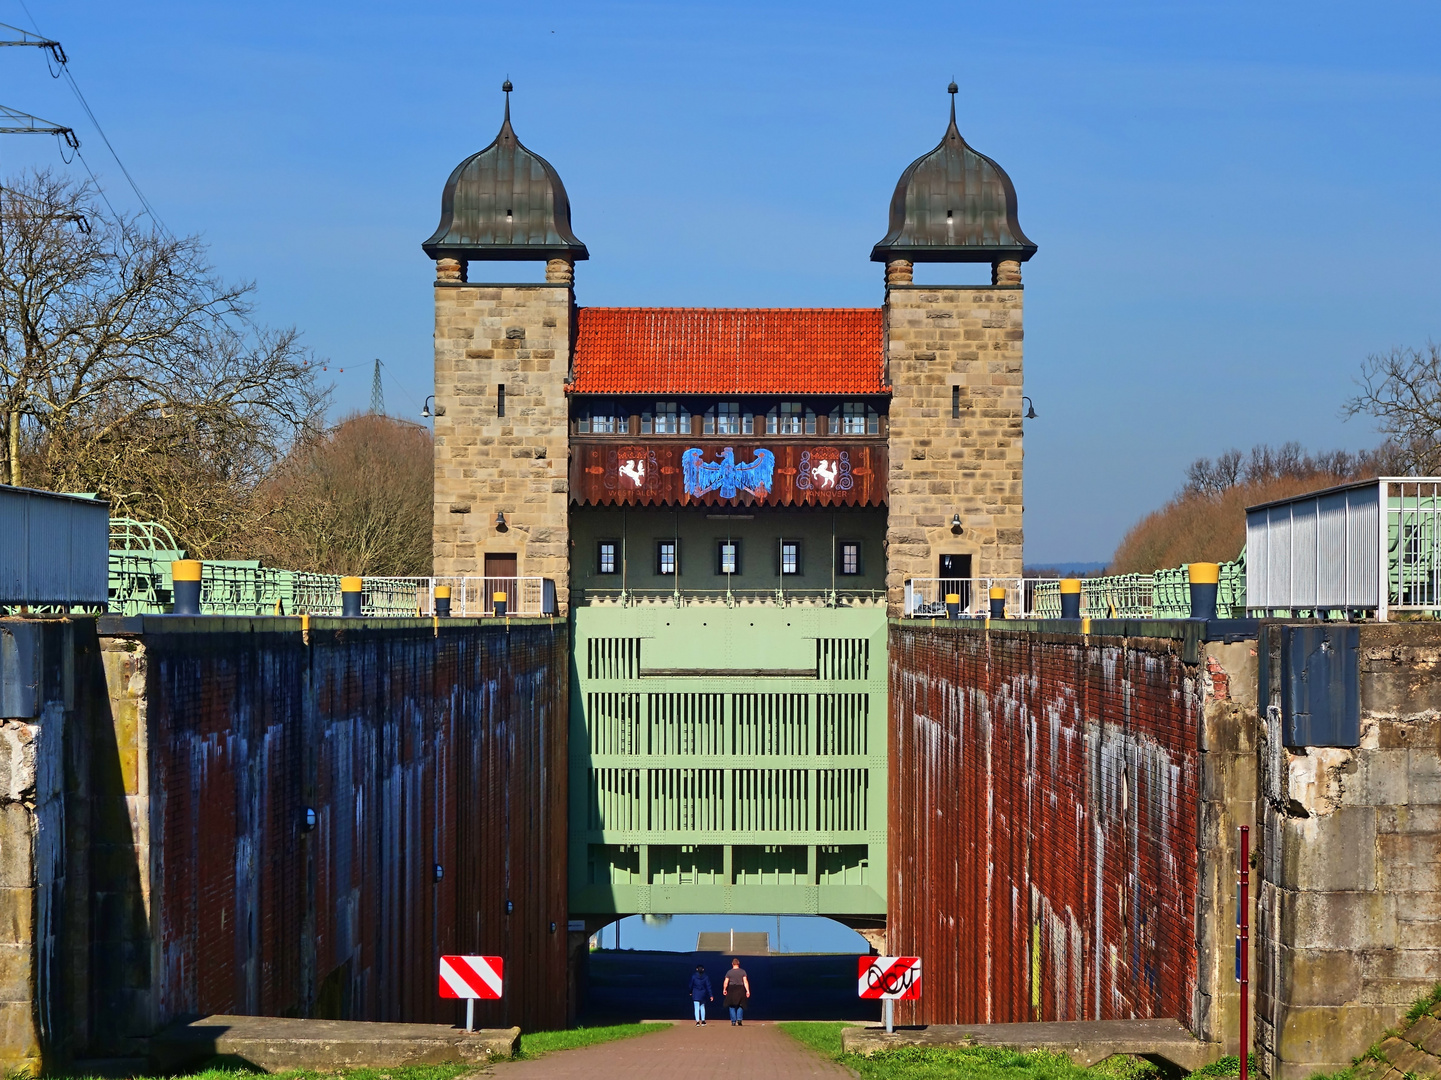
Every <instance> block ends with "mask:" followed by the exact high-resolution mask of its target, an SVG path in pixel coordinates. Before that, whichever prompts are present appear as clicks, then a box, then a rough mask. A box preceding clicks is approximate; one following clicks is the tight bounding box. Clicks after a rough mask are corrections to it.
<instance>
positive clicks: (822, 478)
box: [796, 446, 856, 491]
mask: <svg viewBox="0 0 1441 1080" xmlns="http://www.w3.org/2000/svg"><path fill="white" fill-rule="evenodd" d="M855 483H856V482H855V480H854V479H852V477H851V455H850V454H849V453H847V452H846V451H845V450H838V449H836V448H835V447H831V446H822V447H819V448H817V449H815V450H802V451H801V465H800V468H799V469H798V470H797V471H796V487H797V488H799V489H800V490H801V491H850V490H851V488H853V487H855Z"/></svg>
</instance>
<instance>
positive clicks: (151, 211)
mask: <svg viewBox="0 0 1441 1080" xmlns="http://www.w3.org/2000/svg"><path fill="white" fill-rule="evenodd" d="M19 4H20V8H21V10H22V11H24V12H25V17H26V18H27V19H29V20H30V25H31V26H33V27H35V33H36V34H39V35H40V36H41V38H42V39H43V45H44V47H45V48H47V49H49V51H50V55H51V56H52V57H53V58H54V59H55V61H56V63H57V64H58V65H59V68H60V70H59V72H58V73H57V72H55V71H51V75H52V76H54V77H56V78H59V77H60V76H61V75H63V76H65V81H66V82H67V83H69V84H70V89H71V90H72V91H74V93H75V99H76V100H77V101H79V102H80V107H81V108H82V109H84V110H85V115H86V116H88V117H89V118H90V122H91V123H92V124H94V125H95V130H96V131H97V132H98V133H99V135H100V139H101V141H102V142H104V143H105V148H106V149H107V150H109V151H110V156H111V157H113V158H114V159H115V164H116V165H118V166H119V167H120V172H121V173H122V174H123V175H124V177H125V180H126V182H127V183H129V185H130V190H131V191H133V192H135V197H136V198H137V199H139V200H140V205H141V207H142V208H144V210H145V213H146V214H148V215H149V216H150V220H151V221H153V222H155V224H156V225H157V226H159V228H160V230H161V232H163V233H165V235H166V236H168V237H170V239H172V240H174V239H175V234H174V233H172V232H171V231H170V229H169V227H167V226H166V224H165V222H164V221H162V220H161V219H160V215H159V214H157V213H156V212H155V207H153V206H152V205H150V200H149V199H147V198H146V197H145V193H144V192H142V191H141V190H140V185H139V184H137V183H136V182H135V177H133V176H131V175H130V170H129V169H127V168H126V167H125V162H123V161H121V160H120V155H119V154H118V153H116V152H115V147H114V145H113V144H112V143H111V142H110V136H108V135H106V134H105V129H104V128H103V127H101V126H100V121H99V120H98V119H96V117H95V112H94V110H92V109H91V108H90V103H89V102H88V101H86V100H85V95H84V94H83V93H81V91H80V84H79V83H77V82H76V81H75V76H74V75H72V74H70V64H69V60H68V58H67V57H66V55H65V50H64V49H62V48H60V43H59V42H58V41H52V40H51V39H49V38H45V36H44V34H42V33H41V30H40V24H39V23H37V22H36V21H35V16H34V15H32V14H30V8H29V7H28V6H27V5H26V4H25V0H19ZM20 32H21V33H22V34H23V33H25V31H23V30H22V31H20ZM35 44H37V45H38V44H42V42H35ZM82 160H83V159H82ZM85 170H86V172H89V173H90V178H91V179H92V180H95V173H94V172H93V171H91V169H90V165H89V163H88V162H87V163H86V165H85ZM95 183H96V184H99V183H100V181H99V180H95ZM105 204H106V205H107V206H109V205H110V200H109V199H106V200H105ZM114 212H115V211H114V207H111V213H112V214H113V213H114Z"/></svg>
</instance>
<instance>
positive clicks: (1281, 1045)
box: [1255, 623, 1441, 1080]
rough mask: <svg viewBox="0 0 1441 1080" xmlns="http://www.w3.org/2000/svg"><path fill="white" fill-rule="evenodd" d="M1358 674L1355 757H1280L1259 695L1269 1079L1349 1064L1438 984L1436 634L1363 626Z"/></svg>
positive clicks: (1439, 635)
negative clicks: (1262, 724)
mask: <svg viewBox="0 0 1441 1080" xmlns="http://www.w3.org/2000/svg"><path fill="white" fill-rule="evenodd" d="M1279 634H1280V628H1279V627H1271V628H1268V638H1267V643H1268V647H1269V650H1270V651H1271V652H1272V654H1273V655H1274V654H1277V653H1279ZM1359 665H1360V718H1361V729H1360V745H1359V746H1356V747H1354V748H1348V747H1309V748H1304V747H1302V748H1288V747H1286V746H1285V745H1284V740H1283V738H1282V730H1281V722H1282V718H1281V715H1280V710H1279V704H1280V701H1279V685H1277V680H1271V684H1272V685H1271V686H1270V688H1269V691H1270V692H1269V694H1268V698H1269V700H1270V702H1271V704H1272V705H1273V706H1276V707H1275V708H1273V709H1272V710H1270V715H1269V719H1268V721H1267V723H1266V726H1265V732H1264V736H1265V742H1264V747H1263V751H1262V754H1261V768H1262V782H1263V788H1262V790H1263V793H1264V796H1265V800H1264V806H1265V812H1264V844H1263V847H1262V858H1263V870H1264V877H1265V882H1264V884H1263V885H1262V888H1261V892H1260V895H1259V897H1258V909H1259V910H1258V915H1259V919H1258V926H1257V932H1256V935H1255V939H1256V951H1257V954H1258V957H1257V959H1258V965H1259V967H1260V969H1261V974H1260V977H1259V982H1258V986H1257V992H1258V993H1257V1004H1256V1008H1257V1013H1258V1028H1259V1030H1258V1032H1257V1035H1258V1046H1257V1051H1258V1054H1259V1056H1260V1063H1261V1065H1262V1067H1263V1069H1264V1070H1265V1071H1266V1072H1267V1073H1268V1075H1270V1076H1272V1077H1277V1078H1280V1080H1292V1078H1304V1077H1309V1076H1311V1075H1313V1074H1314V1073H1316V1072H1334V1071H1336V1070H1338V1069H1341V1068H1345V1067H1347V1066H1349V1065H1350V1064H1351V1060H1352V1058H1353V1057H1355V1056H1356V1055H1358V1054H1361V1053H1362V1052H1363V1051H1365V1050H1366V1048H1367V1047H1369V1046H1370V1045H1371V1044H1372V1043H1373V1042H1375V1041H1376V1040H1377V1039H1378V1038H1379V1037H1380V1035H1381V1032H1382V1031H1383V1030H1384V1029H1386V1028H1388V1027H1391V1026H1393V1025H1395V1024H1396V1023H1397V1022H1398V1020H1399V1019H1400V1018H1401V1017H1402V1015H1404V1013H1405V1012H1406V1009H1407V1007H1408V1006H1409V1005H1410V1004H1411V1002H1412V1001H1414V1000H1415V999H1416V998H1417V997H1419V996H1421V995H1422V994H1424V993H1426V992H1427V991H1429V990H1430V989H1431V987H1432V986H1434V985H1435V984H1436V982H1437V981H1438V980H1441V680H1438V675H1441V627H1438V626H1436V625H1435V624H1427V623H1415V624H1391V625H1365V626H1362V627H1361V628H1360V651H1359ZM1278 667H1279V665H1278V664H1274V663H1273V664H1272V665H1271V668H1272V670H1276V669H1277V668H1278Z"/></svg>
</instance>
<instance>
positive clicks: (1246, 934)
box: [1236, 825, 1251, 1080]
mask: <svg viewBox="0 0 1441 1080" xmlns="http://www.w3.org/2000/svg"><path fill="white" fill-rule="evenodd" d="M1250 899H1251V829H1250V827H1249V826H1247V825H1242V826H1241V897H1240V904H1241V908H1240V910H1239V911H1238V912H1237V913H1236V916H1237V920H1238V921H1239V922H1240V924H1241V971H1240V976H1241V1047H1240V1058H1241V1080H1246V1058H1247V1057H1248V1056H1249V1053H1248V1052H1249V1050H1250V1048H1251V1047H1250V1043H1249V1038H1248V1037H1249V1035H1250V1026H1251V1024H1250V1020H1251V1002H1250V989H1251V979H1250V971H1249V968H1250V962H1251V956H1250V951H1251V950H1250V946H1251V916H1250V906H1251V904H1250Z"/></svg>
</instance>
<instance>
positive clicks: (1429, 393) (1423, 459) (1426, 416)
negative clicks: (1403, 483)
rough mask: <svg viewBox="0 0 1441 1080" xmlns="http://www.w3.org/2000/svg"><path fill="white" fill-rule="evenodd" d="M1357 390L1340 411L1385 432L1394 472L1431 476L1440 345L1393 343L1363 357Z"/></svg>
mask: <svg viewBox="0 0 1441 1080" xmlns="http://www.w3.org/2000/svg"><path fill="white" fill-rule="evenodd" d="M1357 384H1358V385H1359V386H1360V388H1361V390H1360V392H1359V393H1358V394H1357V395H1356V396H1355V397H1353V398H1351V400H1349V401H1348V402H1346V404H1345V406H1344V407H1343V409H1342V413H1343V415H1345V416H1348V417H1351V416H1360V415H1362V414H1365V415H1367V416H1372V417H1375V419H1376V421H1377V426H1378V427H1379V428H1380V429H1381V431H1382V432H1383V433H1384V434H1385V435H1386V437H1387V440H1388V443H1389V446H1388V447H1387V448H1386V450H1387V452H1388V453H1389V455H1390V456H1391V458H1392V461H1393V470H1394V471H1404V472H1408V473H1412V472H1414V473H1421V474H1423V475H1431V474H1434V473H1436V472H1437V471H1438V470H1441V346H1437V345H1436V344H1435V343H1434V342H1428V343H1427V345H1426V347H1425V348H1424V349H1411V348H1405V349H1403V348H1396V349H1392V350H1391V351H1390V352H1388V353H1380V354H1375V355H1372V356H1368V357H1367V358H1366V361H1365V363H1363V364H1362V365H1361V377H1360V378H1359V379H1358V380H1357Z"/></svg>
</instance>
